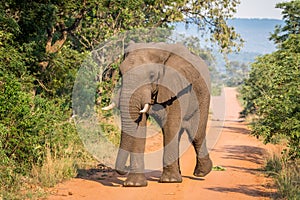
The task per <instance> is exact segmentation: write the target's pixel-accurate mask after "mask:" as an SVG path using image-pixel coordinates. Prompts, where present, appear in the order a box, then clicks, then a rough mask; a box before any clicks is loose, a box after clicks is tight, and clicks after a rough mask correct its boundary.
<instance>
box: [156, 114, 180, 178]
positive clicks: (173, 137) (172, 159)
mask: <svg viewBox="0 0 300 200" xmlns="http://www.w3.org/2000/svg"><path fill="white" fill-rule="evenodd" d="M171 113H172V114H171V115H168V117H167V121H166V123H165V124H164V126H163V134H164V155H163V165H164V167H163V173H162V176H161V178H160V182H161V183H181V182H182V177H181V172H180V166H179V138H180V135H181V134H182V129H181V117H180V114H176V112H174V113H173V112H171Z"/></svg>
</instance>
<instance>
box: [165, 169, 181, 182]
mask: <svg viewBox="0 0 300 200" xmlns="http://www.w3.org/2000/svg"><path fill="white" fill-rule="evenodd" d="M159 182H160V183H181V182H182V177H181V174H180V172H179V170H178V169H176V170H175V169H164V170H163V174H162V176H161V177H160V180H159Z"/></svg>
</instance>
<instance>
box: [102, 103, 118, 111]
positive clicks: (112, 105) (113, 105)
mask: <svg viewBox="0 0 300 200" xmlns="http://www.w3.org/2000/svg"><path fill="white" fill-rule="evenodd" d="M115 106H116V104H115V103H111V104H109V105H108V106H106V107H104V108H102V109H101V110H105V111H107V110H111V109H113V108H114V107H115Z"/></svg>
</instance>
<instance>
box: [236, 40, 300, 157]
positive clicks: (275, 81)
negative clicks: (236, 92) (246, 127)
mask: <svg viewBox="0 0 300 200" xmlns="http://www.w3.org/2000/svg"><path fill="white" fill-rule="evenodd" d="M295 40H298V41H299V40H300V36H299V35H297V36H296V35H294V36H292V35H291V36H290V39H288V40H287V41H285V43H284V44H283V45H284V46H286V47H289V49H282V50H278V51H276V52H274V53H272V54H269V55H265V56H262V57H260V58H258V59H257V61H256V62H255V63H253V64H252V69H251V72H250V76H249V78H248V79H246V81H245V84H244V85H243V87H242V89H241V93H242V96H243V99H244V101H245V109H244V111H243V114H244V115H247V114H250V113H254V114H255V115H256V116H257V117H256V118H255V120H254V122H253V123H252V130H253V131H252V132H253V134H254V135H257V136H263V138H264V141H265V142H266V143H268V142H278V140H279V139H280V138H284V139H286V140H287V147H288V151H289V156H290V158H292V159H294V158H299V157H300V149H299V144H300V98H299V96H300V89H299V85H300V69H299V66H300V52H298V50H297V49H299V46H295V44H297V43H295V42H294V41H295Z"/></svg>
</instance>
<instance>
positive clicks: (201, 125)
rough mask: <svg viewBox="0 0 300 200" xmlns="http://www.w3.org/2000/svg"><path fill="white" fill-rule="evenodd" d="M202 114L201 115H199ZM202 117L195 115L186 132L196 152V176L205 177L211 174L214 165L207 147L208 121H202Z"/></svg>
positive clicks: (190, 120)
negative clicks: (206, 131)
mask: <svg viewBox="0 0 300 200" xmlns="http://www.w3.org/2000/svg"><path fill="white" fill-rule="evenodd" d="M198 114H200V113H198ZM199 116H200V115H197V114H196V115H194V116H193V117H192V118H191V119H189V122H188V123H187V124H188V126H187V127H186V131H187V133H188V135H189V137H190V140H191V142H192V144H193V146H194V149H195V152H196V167H195V170H194V176H197V177H204V176H206V175H207V174H208V173H209V172H211V170H212V167H213V163H212V161H211V159H210V157H209V153H208V150H207V146H206V137H205V136H206V133H205V130H206V123H207V119H205V118H204V119H203V117H202V120H201V116H200V119H199Z"/></svg>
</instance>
